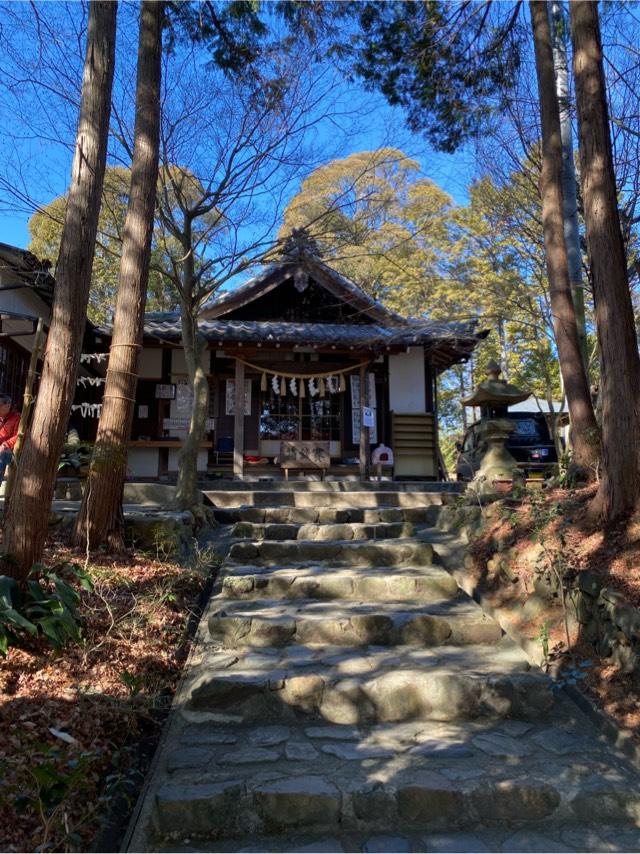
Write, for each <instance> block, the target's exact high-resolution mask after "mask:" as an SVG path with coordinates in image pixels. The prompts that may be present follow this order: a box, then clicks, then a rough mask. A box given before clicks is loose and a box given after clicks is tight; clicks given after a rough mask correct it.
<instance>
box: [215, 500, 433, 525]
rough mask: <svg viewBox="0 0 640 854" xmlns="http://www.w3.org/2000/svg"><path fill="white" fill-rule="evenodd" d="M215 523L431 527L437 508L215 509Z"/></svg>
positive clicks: (430, 506)
mask: <svg viewBox="0 0 640 854" xmlns="http://www.w3.org/2000/svg"><path fill="white" fill-rule="evenodd" d="M214 515H215V518H216V521H217V522H219V523H220V524H221V525H233V524H234V523H235V522H254V523H256V524H263V523H266V524H271V523H275V524H292V523H293V524H303V523H305V522H308V523H312V524H313V523H315V524H319V525H334V524H342V523H344V522H363V523H365V524H367V525H371V524H376V523H377V522H414V523H424V524H433V523H434V522H435V520H436V515H437V505H429V506H428V507H376V508H373V509H369V510H367V509H362V508H357V507H350V508H345V509H343V510H336V509H334V508H333V507H319V508H316V507H251V506H249V505H245V506H241V507H233V508H218V509H217V510H215V512H214Z"/></svg>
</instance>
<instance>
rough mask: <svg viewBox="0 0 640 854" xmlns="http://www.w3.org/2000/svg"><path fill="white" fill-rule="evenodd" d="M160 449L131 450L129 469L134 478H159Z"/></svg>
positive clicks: (128, 460)
mask: <svg viewBox="0 0 640 854" xmlns="http://www.w3.org/2000/svg"><path fill="white" fill-rule="evenodd" d="M159 454H160V451H159V449H158V448H129V455H128V459H127V469H128V474H129V476H132V477H158V462H159V459H158V458H159Z"/></svg>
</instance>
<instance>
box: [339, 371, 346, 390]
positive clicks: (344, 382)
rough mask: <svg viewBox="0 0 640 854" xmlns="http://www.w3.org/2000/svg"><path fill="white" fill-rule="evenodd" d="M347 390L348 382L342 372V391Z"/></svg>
mask: <svg viewBox="0 0 640 854" xmlns="http://www.w3.org/2000/svg"><path fill="white" fill-rule="evenodd" d="M346 390H347V382H346V380H345V378H344V374H340V391H346Z"/></svg>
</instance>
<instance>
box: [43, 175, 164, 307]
mask: <svg viewBox="0 0 640 854" xmlns="http://www.w3.org/2000/svg"><path fill="white" fill-rule="evenodd" d="M130 179H131V170H129V169H123V168H122V167H115V166H111V167H109V168H108V169H107V170H106V173H105V179H104V187H103V191H102V206H101V208H100V218H99V220H98V235H97V242H96V251H95V257H94V261H93V271H92V276H91V292H90V294H89V306H88V310H87V313H88V316H89V319H90V320H91V321H92V322H93V323H104V322H106V321H108V320H109V319H110V315H111V313H112V312H113V309H114V306H115V301H116V294H117V290H118V274H119V270H120V257H121V255H122V236H123V229H124V221H125V216H126V213H127V205H128V201H129V183H130ZM66 205H67V196H66V195H64V196H58V198H56V199H54V200H53V201H52V202H50V203H49V204H48V205H46V206H45V207H43V208H40V210H38V211H36V213H34V215H33V216H32V217H31V219H30V220H29V232H30V234H31V243H30V244H29V251H30V252H33V254H34V255H36V256H37V257H38V258H47V259H49V260H51V261H53V262H54V263H55V260H56V259H57V257H58V251H59V248H60V240H61V237H62V227H63V223H64V215H65V210H66ZM166 263H167V262H166V261H165V260H164V253H163V251H162V250H161V249H160V248H159V246H158V242H157V232H156V233H154V240H153V244H152V259H151V271H150V273H149V281H148V286H147V308H148V310H149V311H152V310H161V309H165V308H167V309H168V308H172V307H173V305H174V304H175V298H174V297H173V296H172V294H171V292H170V290H169V289H168V287H167V284H166V281H165V279H164V277H163V276H162V275H161V274H160V273H159V272H157V268H159V267H161V266H162V265H163V264H166Z"/></svg>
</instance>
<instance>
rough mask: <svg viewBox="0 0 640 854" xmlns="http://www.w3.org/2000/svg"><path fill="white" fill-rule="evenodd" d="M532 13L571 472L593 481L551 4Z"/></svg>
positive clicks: (548, 247)
mask: <svg viewBox="0 0 640 854" xmlns="http://www.w3.org/2000/svg"><path fill="white" fill-rule="evenodd" d="M529 7H530V10H531V21H532V25H533V40H534V45H535V52H536V71H537V76H538V95H539V99H540V119H541V125H542V171H541V175H540V198H541V200H542V223H543V229H544V248H545V256H546V261H547V275H548V277H549V291H550V294H549V295H550V300H551V310H552V312H553V329H554V333H555V339H556V346H557V348H558V359H559V362H560V370H561V373H562V380H563V384H564V388H565V394H566V395H567V404H568V409H569V416H570V418H571V427H572V443H573V458H572V469H573V472H574V473H575V474H576V475H578V476H579V477H581V478H586V479H593V478H594V477H595V474H596V470H597V465H598V460H599V452H600V442H599V434H598V425H597V423H596V419H595V415H594V412H593V406H592V403H591V395H590V393H589V384H588V381H587V376H586V373H585V369H584V364H583V361H582V353H581V350H580V341H579V339H578V329H577V326H576V313H575V309H574V305H573V299H572V296H571V284H570V281H569V265H568V261H567V249H566V244H565V239H564V220H563V199H562V139H561V134H560V113H559V108H558V97H557V93H556V80H555V72H554V67H553V51H552V45H551V30H550V28H549V19H548V17H547V4H546V3H545V2H541V0H532V2H531V3H530V4H529Z"/></svg>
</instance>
